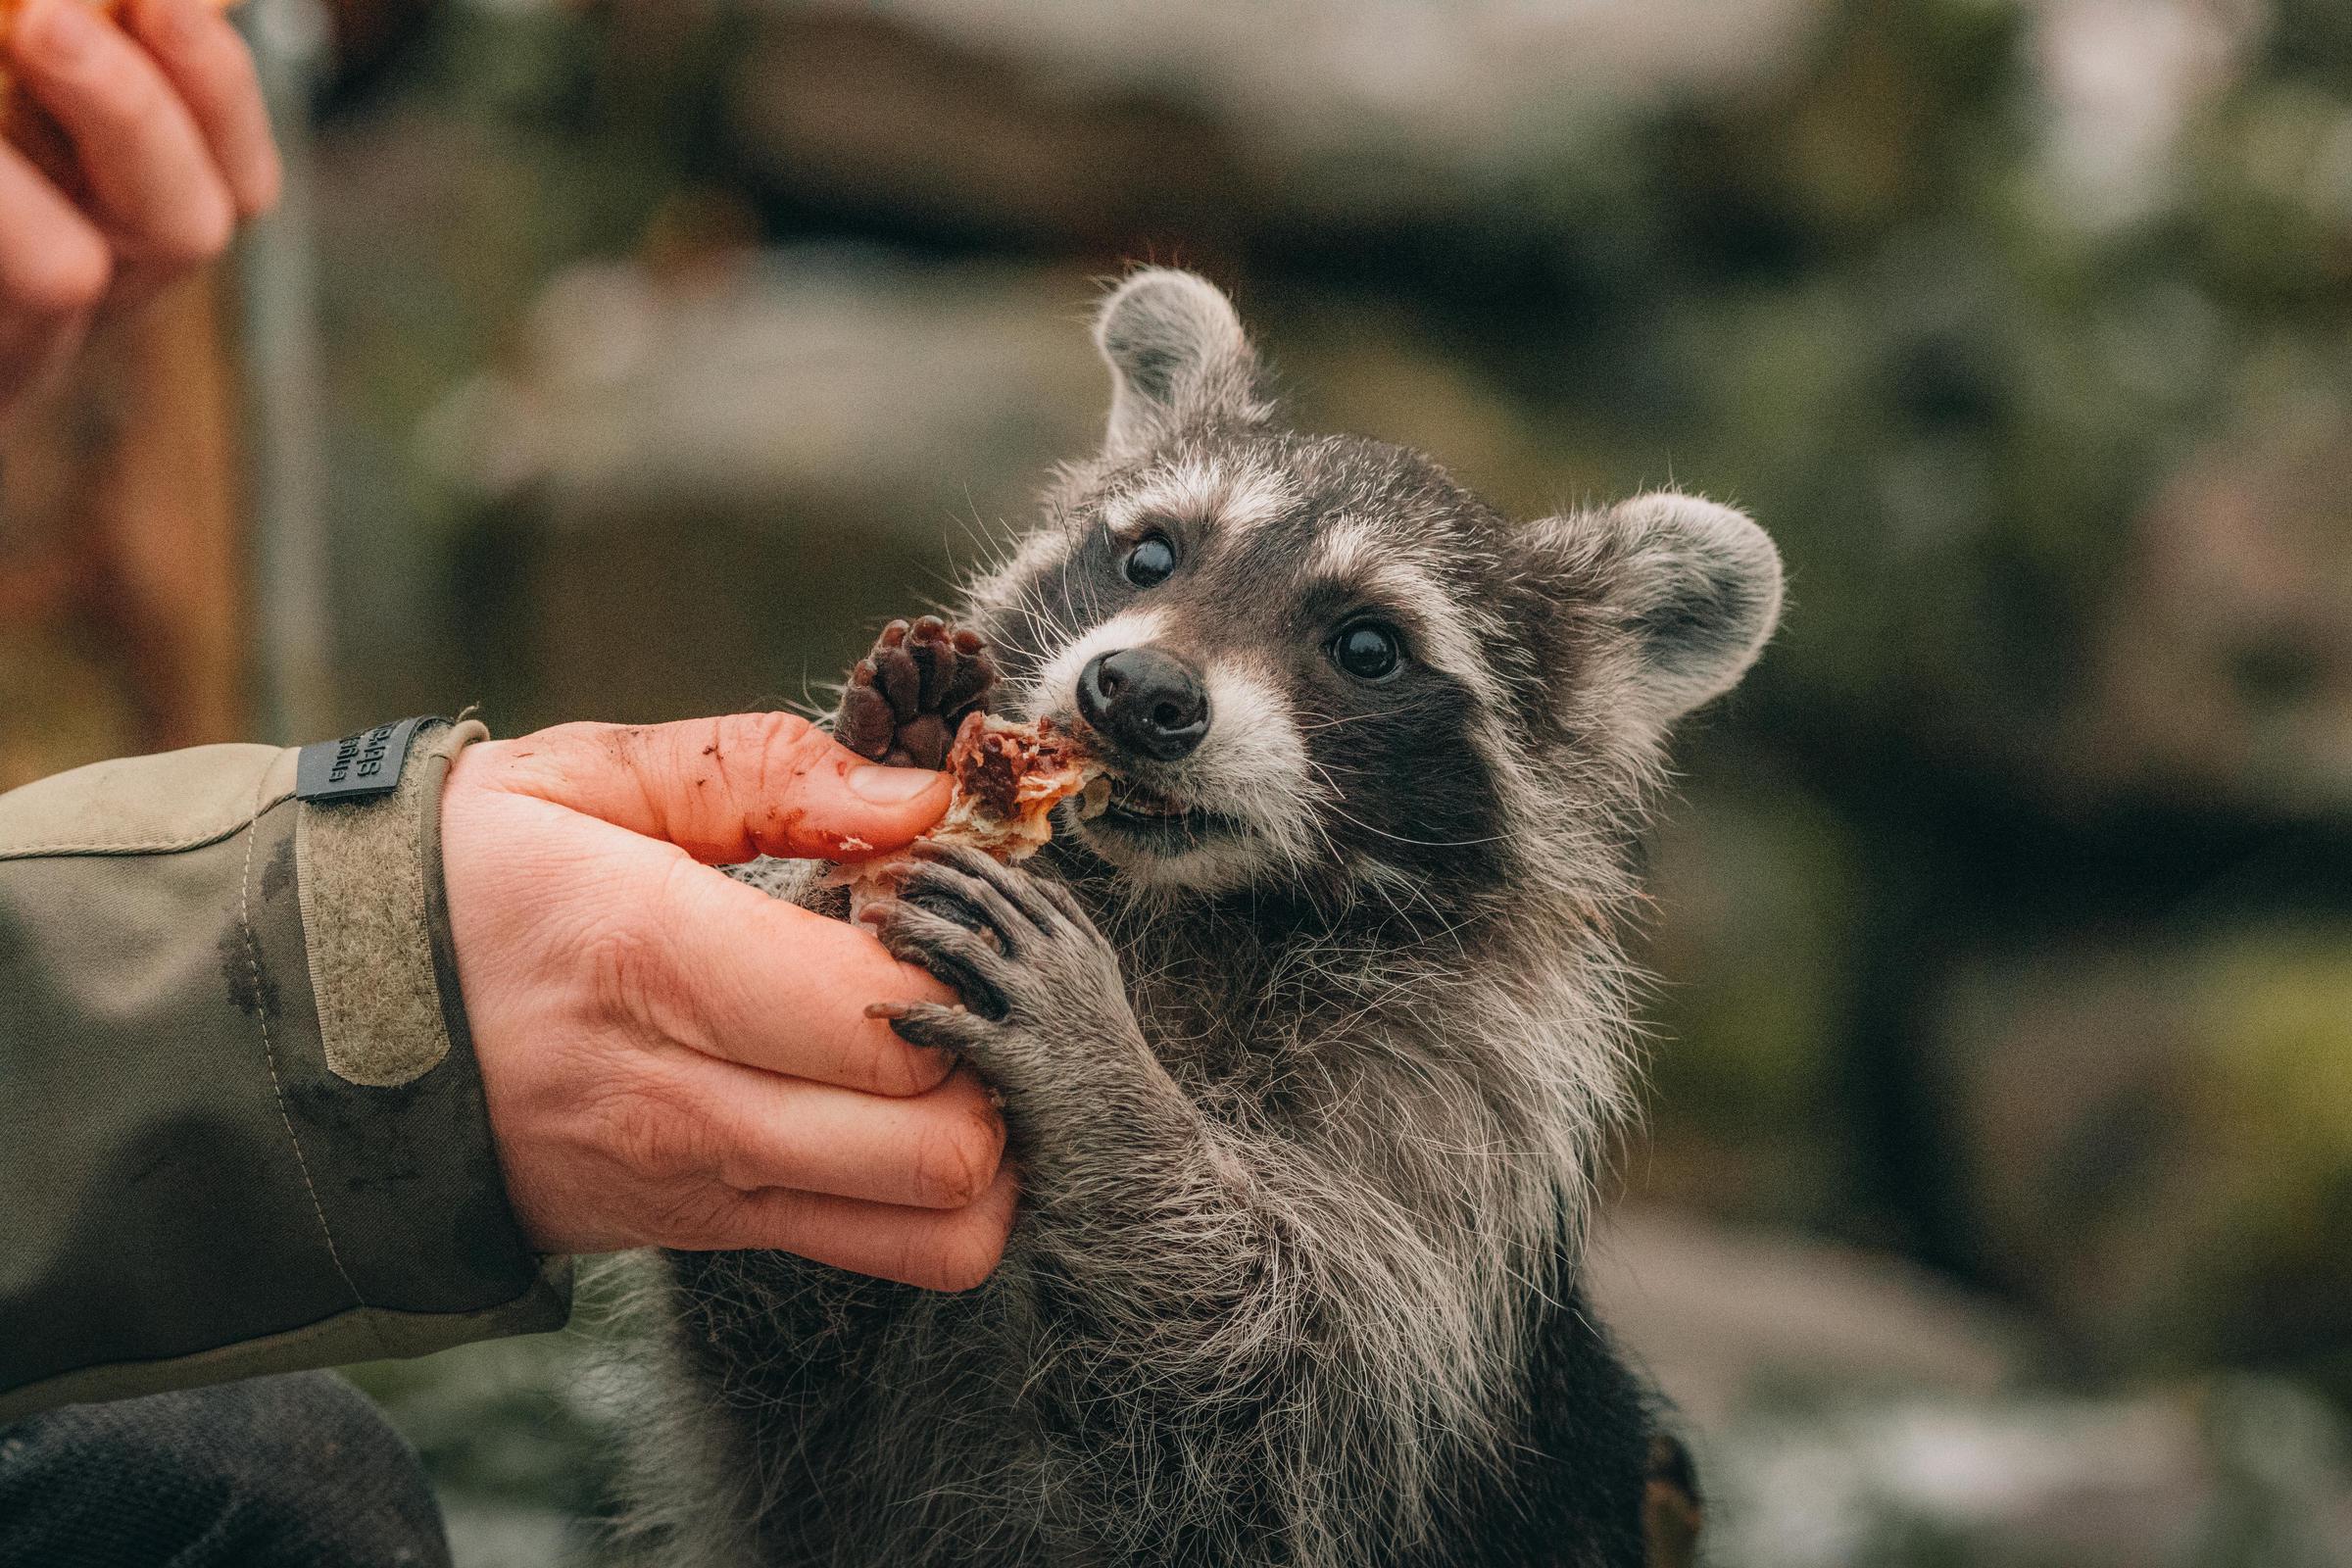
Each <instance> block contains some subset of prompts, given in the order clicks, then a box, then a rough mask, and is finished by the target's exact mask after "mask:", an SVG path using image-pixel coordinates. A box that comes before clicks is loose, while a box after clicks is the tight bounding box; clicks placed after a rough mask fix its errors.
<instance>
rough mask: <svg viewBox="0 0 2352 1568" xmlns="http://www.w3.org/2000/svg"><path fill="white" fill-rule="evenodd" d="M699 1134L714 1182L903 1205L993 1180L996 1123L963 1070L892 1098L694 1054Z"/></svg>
mask: <svg viewBox="0 0 2352 1568" xmlns="http://www.w3.org/2000/svg"><path fill="white" fill-rule="evenodd" d="M689 1073H690V1081H691V1082H693V1084H694V1085H695V1092H696V1093H698V1094H700V1095H701V1096H702V1097H703V1103H704V1104H705V1105H706V1106H707V1107H708V1108H707V1111H706V1113H705V1115H704V1117H703V1118H702V1136H703V1137H705V1138H707V1139H708V1140H709V1141H710V1142H709V1145H708V1150H709V1156H710V1158H711V1165H712V1168H713V1170H714V1172H715V1173H716V1175H717V1176H718V1178H719V1180H721V1181H723V1182H725V1183H726V1184H727V1185H728V1186H729V1187H733V1188H735V1189H737V1190H738V1191H742V1192H753V1191H757V1190H759V1189H761V1188H769V1187H789V1188H797V1189H799V1190H801V1191H803V1192H811V1193H827V1194H830V1195H832V1196H833V1197H836V1198H857V1199H864V1200H866V1201H871V1202H877V1203H892V1204H898V1205H901V1206H905V1207H911V1208H961V1207H963V1206H964V1205H965V1204H967V1203H971V1202H974V1201H977V1200H978V1199H979V1198H980V1196H981V1195H982V1194H983V1193H985V1192H987V1191H988V1188H989V1186H990V1184H991V1183H993V1182H994V1181H995V1180H996V1177H997V1167H998V1166H999V1165H1000V1164H1001V1163H1002V1162H1003V1160H1004V1156H1005V1122H1004V1119H1003V1117H1001V1116H1000V1115H998V1113H997V1108H996V1105H995V1103H994V1102H992V1101H991V1099H990V1098H989V1093H988V1091H987V1090H986V1089H985V1088H983V1087H982V1086H981V1084H980V1081H979V1080H978V1079H977V1078H975V1077H974V1076H972V1074H971V1073H970V1072H969V1071H961V1072H956V1073H954V1074H952V1075H950V1076H949V1078H948V1079H947V1080H946V1082H944V1083H942V1084H940V1085H939V1086H938V1087H937V1088H935V1089H932V1090H930V1091H929V1092H927V1093H925V1094H921V1095H914V1096H910V1097H907V1098H905V1099H892V1098H888V1097H885V1096H881V1095H867V1094H859V1093H858V1092H857V1091H855V1090H850V1089H837V1088H835V1087H833V1086H832V1085H830V1084H815V1083H809V1082H807V1081H805V1080H801V1079H794V1078H783V1077H779V1076H777V1075H776V1074H774V1073H764V1072H755V1071H753V1070H751V1069H749V1068H745V1067H738V1066H735V1065H733V1064H732V1063H728V1062H717V1061H711V1060H709V1059H708V1058H703V1059H702V1060H701V1062H700V1065H699V1066H696V1067H693V1068H690V1069H689Z"/></svg>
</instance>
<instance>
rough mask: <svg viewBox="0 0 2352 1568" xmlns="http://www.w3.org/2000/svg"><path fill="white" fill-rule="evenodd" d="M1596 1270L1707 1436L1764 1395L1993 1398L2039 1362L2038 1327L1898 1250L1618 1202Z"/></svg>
mask: <svg viewBox="0 0 2352 1568" xmlns="http://www.w3.org/2000/svg"><path fill="white" fill-rule="evenodd" d="M1586 1278H1587V1284H1588V1286H1589V1288H1590V1289H1591V1291H1592V1293H1593V1307H1594V1309H1595V1311H1596V1313H1597V1315H1598V1316H1599V1318H1600V1320H1601V1321H1602V1322H1603V1323H1605V1324H1607V1325H1608V1328H1609V1331H1610V1332H1611V1333H1612V1334H1613V1335H1615V1336H1616V1337H1617V1339H1618V1341H1619V1342H1620V1344H1622V1345H1623V1347H1624V1348H1626V1349H1627V1350H1628V1351H1630V1352H1631V1353H1632V1354H1633V1355H1634V1357H1635V1358H1636V1359H1637V1360H1638V1361H1639V1362H1640V1363H1641V1364H1642V1366H1644V1367H1645V1368H1646V1369H1647V1370H1648V1372H1649V1373H1650V1375H1651V1376H1652V1377H1654V1378H1655V1379H1656V1380H1657V1382H1658V1384H1659V1386H1660V1387H1661V1388H1662V1389H1663V1390H1664V1391H1665V1393H1666V1395H1667V1397H1669V1398H1671V1399H1672V1400H1673V1401H1674V1402H1675V1404H1676V1405H1677V1406H1678V1407H1679V1409H1680V1410H1681V1412H1682V1415H1683V1417H1684V1418H1685V1420H1686V1422H1687V1423H1688V1425H1689V1426H1690V1427H1691V1429H1692V1430H1693V1431H1694V1432H1696V1433H1698V1434H1700V1435H1701V1436H1702V1437H1703V1435H1704V1434H1706V1433H1709V1432H1711V1431H1713V1430H1715V1429H1716V1428H1718V1427H1721V1426H1722V1425H1723V1424H1724V1423H1726V1422H1728V1421H1730V1420H1731V1419H1732V1418H1733V1417H1734V1416H1735V1415H1736V1414H1737V1413H1738V1412H1740V1410H1742V1409H1745V1408H1748V1407H1750V1406H1751V1405H1753V1404H1754V1403H1755V1402H1756V1401H1758V1400H1765V1401H1770V1400H1773V1399H1776V1398H1778V1399H1788V1398H1818V1397H1823V1396H1824V1395H1825V1394H1831V1393H1835V1394H1837V1395H1838V1396H1840V1397H1857V1398H1858V1397H1895V1396H1898V1395H1900V1396H1908V1395H1917V1394H1922V1393H1936V1394H1942V1395H1949V1396H1966V1397H1986V1396H1990V1395H1993V1394H1996V1393H1998V1392H2000V1391H2002V1390H2004V1389H2005V1388H2007V1387H2008V1386H2010V1385H2011V1384H2013V1383H2015V1382H2016V1381H2017V1380H2018V1379H2019V1378H2020V1376H2021V1375H2022V1374H2023V1373H2024V1372H2025V1371H2026V1370H2027V1368H2028V1367H2029V1366H2030V1364H2031V1363H2032V1360H2033V1358H2034V1338H2033V1335H2032V1334H2031V1332H2030V1331H2029V1330H2028V1329H2027V1328H2026V1326H2025V1325H2024V1324H2022V1323H2020V1322H2018V1321H2017V1320H2015V1319H2014V1318H2012V1317H2010V1316H2009V1315H2008V1314H2006V1313H2004V1312H2002V1311H2000V1310H1999V1309H1998V1308H1996V1307H1994V1306H1993V1305H1992V1304H1991V1303H1989V1302H1986V1301H1984V1300H1981V1299H1975V1298H1972V1297H1970V1296H1968V1295H1966V1294H1965V1293H1963V1292H1961V1291H1960V1290H1958V1289H1956V1288H1955V1287H1953V1286H1952V1285H1950V1284H1948V1283H1945V1282H1943V1281H1940V1280H1937V1279H1936V1278H1935V1277H1934V1276H1933V1275H1930V1274H1929V1273H1928V1272H1926V1271H1925V1270H1923V1269H1920V1268H1918V1267H1916V1266H1915V1265H1912V1264H1909V1263H1905V1262H1904V1261H1902V1260H1901V1259H1900V1258H1897V1257H1894V1256H1892V1255H1890V1254H1887V1253H1883V1252H1869V1251H1865V1250H1861V1249H1858V1248H1850V1247H1841V1246H1838V1245H1835V1244H1832V1243H1829V1242H1825V1241H1821V1240H1818V1239H1815V1238H1810V1237H1803V1236H1799V1235H1797V1234H1795V1233H1793V1232H1787V1231H1771V1230H1764V1229H1759V1228H1754V1227H1736V1226H1728V1225H1724V1224H1721V1223H1719V1222H1715V1221H1710V1220H1707V1219H1703V1218H1701V1217H1699V1216H1698V1215H1696V1214H1694V1213H1690V1212H1678V1211H1676V1210H1672V1209H1665V1208H1656V1207H1638V1206H1632V1205H1623V1204H1620V1205H1613V1206H1611V1207H1610V1208H1609V1209H1608V1210H1607V1212H1606V1213H1605V1215H1604V1216H1603V1219H1602V1222H1601V1224H1600V1226H1599V1228H1598V1230H1597V1232H1596V1234H1595V1236H1594V1239H1593V1247H1592V1251H1591V1253H1590V1255H1589V1261H1588V1263H1587V1276H1586Z"/></svg>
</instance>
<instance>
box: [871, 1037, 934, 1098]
mask: <svg viewBox="0 0 2352 1568" xmlns="http://www.w3.org/2000/svg"><path fill="white" fill-rule="evenodd" d="M946 1076H947V1069H946V1067H945V1066H943V1065H937V1064H935V1063H934V1062H933V1061H931V1060H930V1059H928V1058H926V1056H925V1055H924V1054H923V1053H921V1052H919V1051H917V1050H916V1049H915V1048H914V1047H912V1046H909V1045H907V1043H906V1042H905V1041H903V1040H901V1039H900V1038H899V1037H898V1036H897V1035H896V1034H895V1033H890V1032H888V1031H887V1028H885V1034H884V1036H883V1039H882V1040H881V1041H880V1043H878V1044H877V1045H876V1046H875V1048H874V1054H873V1056H872V1060H871V1063H870V1065H869V1066H868V1067H867V1070H866V1087H867V1088H868V1089H869V1090H870V1091H871V1092H872V1093H874V1094H877V1095H882V1096H885V1097H887V1098H889V1099H892V1100H911V1099H913V1098H914V1097H915V1096H916V1095H920V1094H927V1093H928V1092H930V1091H931V1090H933V1089H936V1088H938V1087H939V1081H940V1080H941V1079H942V1078H945V1077H946Z"/></svg>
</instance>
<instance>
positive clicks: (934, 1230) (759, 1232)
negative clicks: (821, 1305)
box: [668, 1165, 1019, 1291]
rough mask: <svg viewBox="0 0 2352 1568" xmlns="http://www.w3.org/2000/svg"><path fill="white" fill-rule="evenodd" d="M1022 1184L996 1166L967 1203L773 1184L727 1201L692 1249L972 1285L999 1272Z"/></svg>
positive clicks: (935, 1286) (925, 1283) (938, 1286)
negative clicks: (837, 1194)
mask: <svg viewBox="0 0 2352 1568" xmlns="http://www.w3.org/2000/svg"><path fill="white" fill-rule="evenodd" d="M1018 1195H1019V1185H1018V1183H1017V1182H1016V1180H1015V1179H1014V1176H1013V1172H1012V1168H1011V1167H1010V1166H1008V1165H1007V1166H1005V1167H1002V1168H1000V1169H999V1170H998V1172H997V1177H996V1180H995V1181H993V1182H991V1183H990V1184H989V1187H988V1190H987V1191H986V1192H985V1193H983V1194H981V1196H980V1198H979V1199H978V1200H977V1201H974V1202H971V1203H967V1204H965V1205H964V1206H963V1207H961V1208H948V1209H940V1208H901V1207H896V1206H894V1205H892V1204H888V1203H869V1202H864V1201H859V1200H858V1199H854V1198H833V1197H828V1196H827V1195H825V1194H822V1193H804V1192H796V1191H793V1190H791V1189H788V1188H770V1189H767V1190H765V1191H762V1192H757V1193H746V1194H743V1195H741V1201H737V1202H733V1203H729V1204H725V1205H723V1206H722V1207H721V1208H720V1209H719V1210H718V1212H717V1215H716V1217H715V1218H713V1219H712V1220H711V1221H709V1222H708V1223H707V1224H706V1226H705V1227H704V1228H703V1229H702V1230H701V1231H700V1233H699V1234H698V1235H697V1236H695V1237H694V1238H692V1239H690V1240H685V1241H673V1242H671V1243H669V1244H668V1245H670V1246H674V1247H685V1248H688V1249H690V1250H691V1249H697V1248H707V1249H717V1248H757V1249H761V1250H774V1251H784V1252H794V1253H797V1254H799V1255H800V1256H802V1257H806V1258H810V1259H812V1260H814V1261H816V1262H819V1263H829V1264H831V1265H832V1266H833V1267H835V1268H844V1269H848V1270H850V1271H851V1272H853V1273H857V1274H868V1275H872V1276H874V1277H875V1278H877V1279H886V1280H897V1281H898V1282H899V1283H901V1284H902V1285H914V1286H919V1287H921V1288H923V1289H925V1290H933V1291H968V1290H971V1289H973V1288H974V1287H976V1286H978V1285H980V1284H981V1283H982V1282H983V1281H985V1280H986V1279H987V1278H988V1276H989V1275H991V1274H993V1273H995V1272H996V1267H997V1264H998V1262H999V1261H1000V1260H1002V1259H1003V1257H1004V1255H1005V1238H1006V1237H1007V1236H1008V1235H1009V1234H1010V1232H1011V1229H1012V1220H1013V1211H1014V1208H1015V1205H1016V1202H1017V1200H1018Z"/></svg>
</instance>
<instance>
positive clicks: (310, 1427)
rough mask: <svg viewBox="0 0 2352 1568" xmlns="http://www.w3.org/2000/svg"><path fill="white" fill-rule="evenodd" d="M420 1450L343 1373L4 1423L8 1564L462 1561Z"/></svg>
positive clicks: (218, 1566) (2, 1485) (401, 1565)
mask: <svg viewBox="0 0 2352 1568" xmlns="http://www.w3.org/2000/svg"><path fill="white" fill-rule="evenodd" d="M449 1561H450V1558H449V1544H448V1542H447V1540H446V1538H445V1537H444V1535H443V1532H442V1528H441V1517H440V1514H439V1512H438V1510H437V1509H436V1508H435V1507H434V1504H433V1495H432V1489H431V1487H430V1486H429V1485H428V1484H427V1482H426V1481H425V1478H424V1473H423V1471H422V1470H421V1469H420V1468H419V1467H418V1465H417V1455H416V1454H415V1452H414V1451H412V1450H411V1449H410V1447H409V1446H408V1445H407V1444H406V1443H405V1442H403V1441H402V1439H401V1437H400V1435H399V1434H398V1433H397V1432H394V1431H393V1430H392V1428H391V1427H390V1426H389V1425H387V1424H386V1423H385V1421H384V1418H383V1417H382V1416H381V1415H379V1414H378V1413H377V1412H376V1409H375V1406H374V1405H372V1404H370V1403H369V1402H368V1399H367V1397H365V1396H364V1395H362V1394H361V1393H360V1392H359V1391H358V1390H357V1389H354V1388H352V1387H351V1385H349V1384H347V1383H345V1382H343V1381H342V1380H341V1379H340V1378H336V1377H334V1376H332V1375H330V1374H327V1373H323V1372H303V1373H296V1374H292V1375H290V1376H285V1377H273V1378H254V1379H251V1380H249V1381H247V1382H244V1383H232V1384H228V1385H225V1386H223V1387H221V1388H215V1389H200V1390H195V1391H192V1392H187V1393H179V1394H158V1395H150V1396H148V1397H145V1398H138V1399H122V1400H117V1401H115V1402H114V1403H111V1404H73V1405H67V1406H66V1407H64V1408H63V1409H58V1410H51V1411H48V1412H46V1413H44V1414H41V1415H37V1416H33V1417H31V1418H29V1419H28V1420H25V1421H23V1422H20V1423H18V1424H17V1425H16V1426H13V1427H7V1428H0V1568H164V1565H167V1564H168V1565H170V1568H329V1565H333V1568H449Z"/></svg>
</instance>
